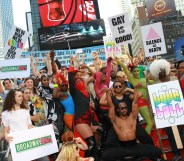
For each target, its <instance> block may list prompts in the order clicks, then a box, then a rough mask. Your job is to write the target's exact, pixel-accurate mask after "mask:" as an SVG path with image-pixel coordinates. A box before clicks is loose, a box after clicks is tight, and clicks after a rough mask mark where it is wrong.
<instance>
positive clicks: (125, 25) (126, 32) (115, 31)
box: [108, 12, 133, 46]
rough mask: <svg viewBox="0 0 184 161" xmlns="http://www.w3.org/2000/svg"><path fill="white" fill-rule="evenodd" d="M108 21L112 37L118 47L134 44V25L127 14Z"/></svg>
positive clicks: (110, 18)
mask: <svg viewBox="0 0 184 161" xmlns="http://www.w3.org/2000/svg"><path fill="white" fill-rule="evenodd" d="M108 21H109V25H110V28H111V32H112V36H113V38H114V41H115V42H116V44H117V45H118V46H120V45H124V44H128V43H131V42H133V31H132V27H131V26H132V25H131V24H130V20H129V17H128V13H127V12H126V13H123V14H119V15H116V16H113V17H109V18H108Z"/></svg>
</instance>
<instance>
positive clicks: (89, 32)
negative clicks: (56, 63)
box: [38, 19, 106, 50]
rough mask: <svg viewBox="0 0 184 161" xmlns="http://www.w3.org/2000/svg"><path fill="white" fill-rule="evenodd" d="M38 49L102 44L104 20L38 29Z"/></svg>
mask: <svg viewBox="0 0 184 161" xmlns="http://www.w3.org/2000/svg"><path fill="white" fill-rule="evenodd" d="M38 35H39V42H40V50H51V49H55V50H60V49H70V48H77V47H86V46H95V45H102V44H103V36H105V35H106V32H105V24H104V21H103V20H101V19H99V20H94V21H90V22H80V23H74V24H69V25H59V26H54V27H47V28H40V29H38Z"/></svg>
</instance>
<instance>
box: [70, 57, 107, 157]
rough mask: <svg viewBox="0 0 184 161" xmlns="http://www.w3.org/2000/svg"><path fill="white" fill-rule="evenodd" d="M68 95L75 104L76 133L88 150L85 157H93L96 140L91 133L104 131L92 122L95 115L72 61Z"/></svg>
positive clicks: (71, 60) (78, 72)
mask: <svg viewBox="0 0 184 161" xmlns="http://www.w3.org/2000/svg"><path fill="white" fill-rule="evenodd" d="M69 86H70V94H71V96H72V97H73V100H74V104H75V118H74V125H75V128H76V130H77V132H78V133H79V134H80V135H81V136H82V137H83V138H84V139H85V140H86V142H87V144H88V150H87V152H86V154H85V155H86V156H93V155H94V150H95V147H96V140H95V137H94V135H93V132H98V133H100V134H102V135H103V134H104V129H103V128H102V127H101V126H100V125H99V123H98V121H96V122H95V121H94V120H95V119H94V118H95V116H96V115H95V114H94V112H93V111H92V109H91V108H90V95H89V93H88V91H87V90H86V88H85V85H84V81H83V79H82V75H81V72H80V71H78V70H75V69H74V66H73V59H72V58H71V59H70V68H69Z"/></svg>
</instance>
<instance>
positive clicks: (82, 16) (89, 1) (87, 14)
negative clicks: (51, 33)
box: [38, 0, 100, 27]
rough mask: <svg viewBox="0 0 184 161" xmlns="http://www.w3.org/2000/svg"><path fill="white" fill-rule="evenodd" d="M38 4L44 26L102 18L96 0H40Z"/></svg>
mask: <svg viewBox="0 0 184 161" xmlns="http://www.w3.org/2000/svg"><path fill="white" fill-rule="evenodd" d="M38 5H39V12H40V17H41V20H42V26H43V27H50V26H57V25H59V24H70V23H76V22H86V21H91V20H95V19H97V18H100V17H99V11H98V5H97V1H96V0H38Z"/></svg>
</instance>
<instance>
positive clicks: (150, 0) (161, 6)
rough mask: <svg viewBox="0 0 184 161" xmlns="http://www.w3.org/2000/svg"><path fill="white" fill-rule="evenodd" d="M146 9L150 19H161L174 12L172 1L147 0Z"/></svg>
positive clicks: (174, 7)
mask: <svg viewBox="0 0 184 161" xmlns="http://www.w3.org/2000/svg"><path fill="white" fill-rule="evenodd" d="M146 8H147V11H148V16H149V18H150V19H155V18H161V17H163V16H168V15H170V14H172V13H174V12H176V6H175V2H174V0H147V1H146Z"/></svg>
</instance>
